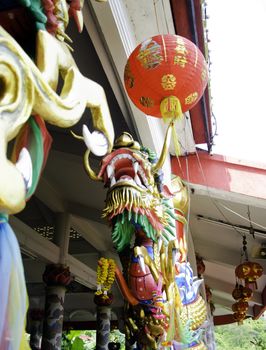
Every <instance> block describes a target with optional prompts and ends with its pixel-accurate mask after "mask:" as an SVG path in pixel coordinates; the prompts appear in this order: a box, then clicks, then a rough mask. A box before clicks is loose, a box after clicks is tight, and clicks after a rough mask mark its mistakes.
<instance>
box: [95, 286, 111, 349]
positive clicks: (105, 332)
mask: <svg viewBox="0 0 266 350" xmlns="http://www.w3.org/2000/svg"><path fill="white" fill-rule="evenodd" d="M112 301H113V295H112V293H110V292H108V294H107V295H104V294H101V295H95V297H94V302H95V304H96V305H97V308H96V309H97V332H96V350H108V343H109V335H110V325H111V304H112Z"/></svg>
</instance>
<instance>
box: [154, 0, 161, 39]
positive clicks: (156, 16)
mask: <svg viewBox="0 0 266 350" xmlns="http://www.w3.org/2000/svg"><path fill="white" fill-rule="evenodd" d="M156 2H158V0H153V7H154V12H155V18H156V26H157V30H158V33H160V28H159V21H158V15H157V10H156Z"/></svg>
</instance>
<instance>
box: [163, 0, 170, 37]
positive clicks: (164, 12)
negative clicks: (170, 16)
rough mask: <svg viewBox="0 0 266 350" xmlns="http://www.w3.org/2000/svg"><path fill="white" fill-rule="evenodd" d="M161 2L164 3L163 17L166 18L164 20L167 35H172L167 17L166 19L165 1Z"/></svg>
mask: <svg viewBox="0 0 266 350" xmlns="http://www.w3.org/2000/svg"><path fill="white" fill-rule="evenodd" d="M161 1H162V7H163V16H164V20H165V23H166V28H167V34H170V30H169V26H168V20H167V17H166V11H165V6H164V1H163V0H161Z"/></svg>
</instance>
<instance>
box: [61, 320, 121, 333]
mask: <svg viewBox="0 0 266 350" xmlns="http://www.w3.org/2000/svg"><path fill="white" fill-rule="evenodd" d="M117 327H118V321H116V320H113V321H111V324H110V328H111V329H116V328H117ZM72 329H73V330H77V331H84V330H96V329H97V322H96V321H67V322H64V323H63V330H64V331H66V330H72Z"/></svg>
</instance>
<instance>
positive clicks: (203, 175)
mask: <svg viewBox="0 0 266 350" xmlns="http://www.w3.org/2000/svg"><path fill="white" fill-rule="evenodd" d="M186 126H187V127H188V128H189V132H190V133H191V137H192V139H193V141H194V136H193V133H192V130H191V128H190V126H189V124H188V122H187V120H186ZM194 145H195V153H196V157H197V161H198V164H199V168H200V172H201V175H202V178H203V180H204V183H205V186H206V188H207V193H208V197H209V199H210V201H211V202H212V203H213V205H214V206H215V208H216V209H217V210H218V212H219V213H220V214H221V215H222V217H223V218H224V219H225V221H227V222H228V223H229V224H230V225H231V226H232V227H233V229H234V230H235V231H236V232H237V234H239V235H241V237H243V234H242V233H241V232H240V231H238V230H237V228H236V227H235V226H234V224H232V223H231V222H230V220H229V219H228V218H227V217H226V215H225V214H224V213H223V211H222V210H221V209H220V208H219V206H218V203H216V201H215V200H214V198H213V197H212V195H211V192H210V189H209V186H208V183H207V179H206V176H205V173H204V170H203V167H202V164H201V161H200V158H199V154H198V151H197V149H196V143H195V141H194ZM186 162H187V163H188V157H187V156H186ZM187 168H188V165H187ZM188 181H189V179H188ZM219 205H220V203H219Z"/></svg>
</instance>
